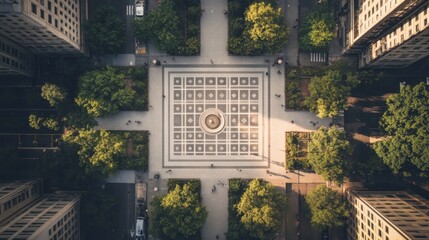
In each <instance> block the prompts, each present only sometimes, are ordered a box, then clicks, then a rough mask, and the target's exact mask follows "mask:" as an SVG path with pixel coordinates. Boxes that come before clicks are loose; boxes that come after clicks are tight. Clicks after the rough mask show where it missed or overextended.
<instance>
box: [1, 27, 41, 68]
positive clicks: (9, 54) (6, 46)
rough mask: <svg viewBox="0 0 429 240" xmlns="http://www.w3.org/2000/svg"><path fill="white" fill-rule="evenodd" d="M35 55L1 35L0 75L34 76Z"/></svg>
mask: <svg viewBox="0 0 429 240" xmlns="http://www.w3.org/2000/svg"><path fill="white" fill-rule="evenodd" d="M33 67H34V55H33V54H32V53H31V52H30V51H28V50H27V49H26V48H24V47H22V46H21V45H19V44H16V43H15V42H12V41H10V40H9V39H7V38H5V37H3V36H1V35H0V75H2V74H7V75H25V76H32V75H33V72H34V69H33Z"/></svg>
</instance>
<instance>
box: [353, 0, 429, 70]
mask: <svg viewBox="0 0 429 240" xmlns="http://www.w3.org/2000/svg"><path fill="white" fill-rule="evenodd" d="M428 12H429V4H426V5H425V6H424V7H423V8H420V9H418V11H416V12H414V13H413V14H412V15H411V16H410V17H408V18H406V19H404V21H402V22H401V23H400V24H397V25H396V26H395V27H393V28H392V29H391V30H389V31H387V32H386V33H384V34H383V35H382V36H381V37H379V38H377V39H376V40H375V41H373V42H372V43H371V44H370V45H369V46H368V47H367V48H366V49H365V50H364V51H363V53H362V56H361V58H360V59H361V61H362V62H361V66H371V67H406V66H408V65H410V64H412V63H414V62H416V61H418V60H420V59H422V58H424V57H426V56H428V55H429V13H428Z"/></svg>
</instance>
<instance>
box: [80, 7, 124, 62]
mask: <svg viewBox="0 0 429 240" xmlns="http://www.w3.org/2000/svg"><path fill="white" fill-rule="evenodd" d="M83 28H84V32H85V44H86V45H87V46H88V48H89V49H90V51H91V53H94V54H97V55H98V54H106V53H111V54H115V53H117V52H118V51H119V49H120V48H121V46H122V45H123V44H124V43H125V36H126V35H125V22H124V20H122V19H121V18H120V17H119V15H118V14H117V13H116V11H115V9H114V8H113V7H112V6H104V7H100V8H98V9H97V11H96V12H95V16H94V19H93V20H89V21H87V22H85V23H84V24H83Z"/></svg>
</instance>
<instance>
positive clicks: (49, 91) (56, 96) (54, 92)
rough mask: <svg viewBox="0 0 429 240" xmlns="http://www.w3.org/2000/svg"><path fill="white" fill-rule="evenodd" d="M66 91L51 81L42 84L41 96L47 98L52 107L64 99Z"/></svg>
mask: <svg viewBox="0 0 429 240" xmlns="http://www.w3.org/2000/svg"><path fill="white" fill-rule="evenodd" d="M66 95H67V94H66V93H65V92H64V91H63V90H61V88H60V87H58V86H57V85H55V84H52V83H45V84H44V85H43V86H42V94H41V96H42V98H44V99H45V100H47V101H48V102H49V105H51V106H52V107H55V106H57V105H58V104H59V103H61V102H62V101H64V100H65V98H66Z"/></svg>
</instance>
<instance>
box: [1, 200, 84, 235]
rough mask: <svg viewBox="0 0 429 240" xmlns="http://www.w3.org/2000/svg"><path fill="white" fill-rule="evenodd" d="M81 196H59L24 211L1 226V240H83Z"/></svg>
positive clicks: (30, 206)
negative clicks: (81, 238) (81, 237)
mask: <svg viewBox="0 0 429 240" xmlns="http://www.w3.org/2000/svg"><path fill="white" fill-rule="evenodd" d="M79 202H80V196H79V194H76V193H66V192H57V193H54V194H48V195H44V196H43V197H42V198H41V199H39V200H37V201H36V202H34V203H32V204H30V205H28V206H27V207H25V208H23V209H22V210H21V211H20V212H19V213H17V214H16V215H15V216H13V218H11V219H10V220H8V221H7V222H6V223H3V225H0V239H2V240H6V239H7V240H13V239H29V240H30V239H31V240H56V239H58V240H59V239H65V240H74V239H77V240H78V239H80V235H81V234H80V214H79V213H80V205H79Z"/></svg>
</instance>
